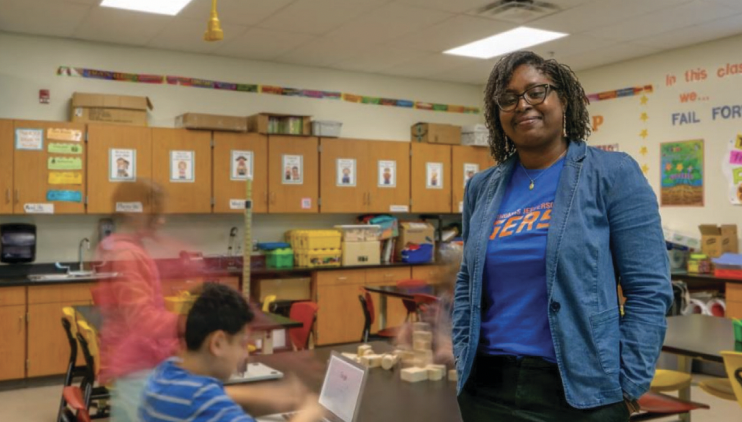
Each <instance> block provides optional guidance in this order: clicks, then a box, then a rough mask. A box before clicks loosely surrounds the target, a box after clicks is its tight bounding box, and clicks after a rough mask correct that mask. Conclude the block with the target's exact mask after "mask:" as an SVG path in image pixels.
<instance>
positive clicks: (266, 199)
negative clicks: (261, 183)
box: [263, 192, 268, 205]
mask: <svg viewBox="0 0 742 422" xmlns="http://www.w3.org/2000/svg"><path fill="white" fill-rule="evenodd" d="M263 199H264V200H265V205H268V192H265V198H263Z"/></svg>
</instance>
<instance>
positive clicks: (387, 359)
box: [381, 355, 397, 371]
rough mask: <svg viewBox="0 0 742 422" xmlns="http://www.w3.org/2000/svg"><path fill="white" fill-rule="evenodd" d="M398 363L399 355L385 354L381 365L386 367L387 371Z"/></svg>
mask: <svg viewBox="0 0 742 422" xmlns="http://www.w3.org/2000/svg"><path fill="white" fill-rule="evenodd" d="M396 364H397V357H396V356H394V355H384V356H383V357H382V358H381V367H382V368H384V369H386V370H387V371H388V370H390V369H392V368H394V365H396Z"/></svg>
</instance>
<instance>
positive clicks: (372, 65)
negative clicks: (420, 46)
mask: <svg viewBox="0 0 742 422" xmlns="http://www.w3.org/2000/svg"><path fill="white" fill-rule="evenodd" d="M426 55H427V53H425V52H423V51H418V50H411V49H405V48H397V47H394V46H390V45H385V46H381V47H377V48H373V49H370V50H364V51H363V52H362V53H361V54H360V55H358V56H355V57H353V58H352V59H349V60H347V61H342V62H340V63H338V64H335V65H333V66H332V67H333V68H336V69H341V70H349V71H354V72H370V73H375V72H379V71H381V70H384V69H388V68H390V67H392V66H395V65H398V64H401V63H404V62H407V61H410V60H414V59H419V58H421V57H424V56H426Z"/></svg>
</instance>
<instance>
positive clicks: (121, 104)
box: [70, 92, 154, 126]
mask: <svg viewBox="0 0 742 422" xmlns="http://www.w3.org/2000/svg"><path fill="white" fill-rule="evenodd" d="M153 108H154V107H152V102H150V100H149V98H148V97H132V96H129V95H103V94H86V93H81V92H75V93H74V94H72V101H71V104H70V121H71V122H76V123H115V124H119V125H129V126H147V110H152V109H153Z"/></svg>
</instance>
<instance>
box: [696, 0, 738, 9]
mask: <svg viewBox="0 0 742 422" xmlns="http://www.w3.org/2000/svg"><path fill="white" fill-rule="evenodd" d="M701 1H703V2H704V3H709V4H716V5H722V6H727V7H731V8H733V9H737V10H742V1H739V0H701Z"/></svg>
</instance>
